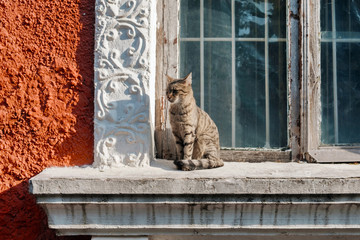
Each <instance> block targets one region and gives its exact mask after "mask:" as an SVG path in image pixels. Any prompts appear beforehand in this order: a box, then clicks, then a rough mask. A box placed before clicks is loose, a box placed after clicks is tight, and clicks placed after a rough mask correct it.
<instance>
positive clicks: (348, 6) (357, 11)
mask: <svg viewBox="0 0 360 240" xmlns="http://www.w3.org/2000/svg"><path fill="white" fill-rule="evenodd" d="M335 2H336V3H335V12H336V14H335V20H336V33H337V34H336V36H337V38H355V37H357V38H359V37H360V1H358V0H357V1H354V0H342V1H339V0H337V1H335Z"/></svg>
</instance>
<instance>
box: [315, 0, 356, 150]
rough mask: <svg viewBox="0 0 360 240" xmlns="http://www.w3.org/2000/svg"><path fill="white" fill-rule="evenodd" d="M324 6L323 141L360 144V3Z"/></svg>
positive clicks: (348, 0)
mask: <svg viewBox="0 0 360 240" xmlns="http://www.w3.org/2000/svg"><path fill="white" fill-rule="evenodd" d="M334 3H335V5H333V4H334ZM321 6H322V8H321V20H322V21H323V22H322V23H321V27H322V29H321V30H322V44H321V104H322V125H321V129H322V133H321V140H322V143H323V144H331V145H334V144H335V145H338V144H339V145H343V144H360V128H359V127H358V122H359V121H360V81H359V78H358V76H360V61H359V58H360V9H359V7H360V2H359V1H353V0H346V1H335V0H332V1H331V0H322V2H321ZM334 12H335V14H333V13H334ZM329 19H331V21H332V23H334V22H335V26H336V29H329V25H330V23H329V22H330V20H329ZM332 36H335V38H333V37H332Z"/></svg>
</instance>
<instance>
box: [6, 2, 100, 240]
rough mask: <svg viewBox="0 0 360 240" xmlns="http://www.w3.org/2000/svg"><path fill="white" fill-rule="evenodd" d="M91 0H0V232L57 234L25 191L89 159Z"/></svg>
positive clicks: (29, 237) (9, 236) (28, 236)
mask: <svg viewBox="0 0 360 240" xmlns="http://www.w3.org/2000/svg"><path fill="white" fill-rule="evenodd" d="M94 8H95V0H79V1H73V0H53V1H39V0H27V1H22V0H14V1H3V0H0V182H1V185H0V239H2V240H7V239H9V240H10V239H11V240H17V239H19V240H20V239H21V240H23V239H27V240H33V239H46V240H52V239H64V240H65V239H90V237H56V235H55V232H54V231H53V230H50V229H49V228H48V226H47V217H46V214H45V213H44V211H43V210H42V209H41V208H40V207H39V206H37V205H36V201H35V198H34V197H33V196H32V195H31V194H30V193H29V191H28V180H29V179H30V178H31V177H33V176H35V175H36V174H38V173H39V172H41V171H42V170H43V169H45V168H47V167H49V166H72V165H84V164H91V163H92V162H93V112H94V109H93V95H94V94H93V64H94V63H93V61H94V56H93V52H94V22H95V9H94Z"/></svg>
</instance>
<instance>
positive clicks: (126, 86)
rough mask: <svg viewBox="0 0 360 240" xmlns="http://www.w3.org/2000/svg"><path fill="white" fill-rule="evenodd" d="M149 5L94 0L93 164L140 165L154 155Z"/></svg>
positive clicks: (145, 1)
mask: <svg viewBox="0 0 360 240" xmlns="http://www.w3.org/2000/svg"><path fill="white" fill-rule="evenodd" d="M153 5H154V3H153V1H151V0H127V1H126V0H97V1H96V28H95V42H96V45H95V64H94V65H95V79H94V82H95V116H94V121H95V122H94V125H95V126H94V128H95V129H94V135H95V143H94V144H95V146H94V151H95V153H94V158H95V160H94V164H93V166H95V167H100V168H106V167H123V166H132V167H143V166H149V163H150V159H152V158H153V149H154V143H153V137H152V135H153V133H152V132H153V126H152V123H153V121H152V119H151V115H152V114H153V113H151V102H152V101H154V100H153V98H154V96H153V95H154V94H153V93H152V91H153V90H152V85H154V84H155V77H154V76H155V73H154V71H155V68H154V66H153V65H152V64H150V62H151V61H152V58H155V53H153V52H152V51H150V48H154V46H155V45H154V44H155V42H154V41H152V40H151V38H152V34H153V35H155V33H152V32H154V30H152V29H153V28H152V27H150V25H151V24H154V23H155V17H154V13H153V12H154V11H155V9H154V6H153ZM152 45H154V46H152Z"/></svg>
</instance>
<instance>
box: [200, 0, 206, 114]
mask: <svg viewBox="0 0 360 240" xmlns="http://www.w3.org/2000/svg"><path fill="white" fill-rule="evenodd" d="M204 57H205V56H204V0H200V108H201V109H203V110H204V102H205V101H204V89H205V87H204V71H205V70H204V66H205V63H204Z"/></svg>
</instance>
